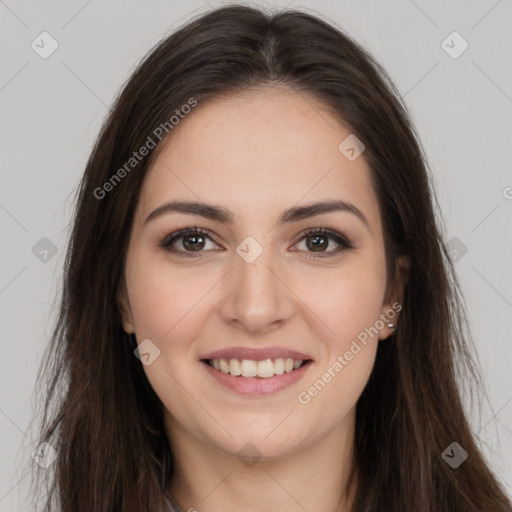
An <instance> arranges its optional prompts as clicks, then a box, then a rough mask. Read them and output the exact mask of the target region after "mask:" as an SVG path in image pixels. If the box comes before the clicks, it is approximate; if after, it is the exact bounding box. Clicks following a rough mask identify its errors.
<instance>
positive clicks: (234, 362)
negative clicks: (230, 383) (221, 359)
mask: <svg viewBox="0 0 512 512" xmlns="http://www.w3.org/2000/svg"><path fill="white" fill-rule="evenodd" d="M229 373H231V375H241V374H242V369H241V368H240V361H239V360H238V359H231V360H230V361H229Z"/></svg>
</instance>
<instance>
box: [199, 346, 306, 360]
mask: <svg viewBox="0 0 512 512" xmlns="http://www.w3.org/2000/svg"><path fill="white" fill-rule="evenodd" d="M280 358H283V359H301V360H303V361H306V360H308V359H311V356H309V355H307V354H303V353H302V352H297V351H295V350H289V349H286V348H282V347H265V348H250V347H231V348H223V349H220V350H216V351H215V352H210V353H209V354H206V355H204V356H202V357H201V358H200V359H251V360H253V361H263V360H264V359H280Z"/></svg>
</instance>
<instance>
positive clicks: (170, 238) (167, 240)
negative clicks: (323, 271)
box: [158, 224, 354, 258]
mask: <svg viewBox="0 0 512 512" xmlns="http://www.w3.org/2000/svg"><path fill="white" fill-rule="evenodd" d="M188 234H199V235H202V236H204V237H206V238H209V239H210V240H211V241H212V242H214V243H215V244H216V245H220V244H218V243H217V241H216V240H215V236H212V234H211V232H210V231H209V230H207V229H203V228H200V227H198V226H196V225H195V224H194V226H192V227H191V226H188V227H185V228H182V229H178V230H176V231H173V232H172V233H170V234H168V235H166V236H165V237H164V238H163V240H162V241H161V242H160V243H159V244H158V246H159V247H160V248H162V249H164V250H166V251H168V252H171V253H173V254H178V255H183V256H185V257H197V256H200V255H201V253H205V252H210V251H184V250H178V249H173V248H170V247H171V244H173V243H174V242H175V241H177V240H180V239H181V238H183V237H184V236H186V235H188ZM314 235H321V236H326V237H328V238H330V239H332V240H334V242H335V243H337V244H338V248H336V249H331V250H330V251H325V252H322V251H319V252H315V251H305V252H306V255H307V257H310V258H325V257H330V256H335V255H338V254H340V253H341V252H344V251H345V250H349V249H353V248H354V246H353V245H352V242H351V241H350V239H349V238H348V237H347V236H345V235H344V234H343V233H340V232H339V231H337V230H335V229H331V228H328V227H326V226H317V227H314V228H307V229H305V230H303V231H301V233H300V234H299V235H298V237H299V238H298V239H297V240H296V241H295V242H294V244H293V245H296V244H297V243H299V242H301V241H302V240H303V239H304V238H307V237H308V236H314ZM297 252H302V251H297Z"/></svg>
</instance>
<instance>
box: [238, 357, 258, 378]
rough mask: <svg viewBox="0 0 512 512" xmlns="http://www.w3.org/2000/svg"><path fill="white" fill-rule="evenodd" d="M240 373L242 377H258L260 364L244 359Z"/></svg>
mask: <svg viewBox="0 0 512 512" xmlns="http://www.w3.org/2000/svg"><path fill="white" fill-rule="evenodd" d="M240 371H241V373H242V377H256V375H258V363H257V362H256V361H251V360H250V359H242V364H241V365H240Z"/></svg>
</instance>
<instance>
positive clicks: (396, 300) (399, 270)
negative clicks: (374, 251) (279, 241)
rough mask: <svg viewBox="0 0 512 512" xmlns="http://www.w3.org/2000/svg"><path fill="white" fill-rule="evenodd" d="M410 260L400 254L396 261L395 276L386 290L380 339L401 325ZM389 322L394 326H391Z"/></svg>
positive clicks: (381, 316)
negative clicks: (401, 312) (400, 319)
mask: <svg viewBox="0 0 512 512" xmlns="http://www.w3.org/2000/svg"><path fill="white" fill-rule="evenodd" d="M409 268H410V262H409V258H408V257H407V256H399V257H398V258H397V259H396V261H395V276H394V279H393V282H391V283H389V286H388V289H387V290H386V296H385V299H384V303H383V304H382V309H381V315H380V318H381V320H382V321H383V322H384V327H383V328H382V329H379V340H384V339H386V338H388V337H389V336H391V334H393V333H394V331H395V329H396V328H398V326H399V318H400V311H401V310H402V303H403V295H404V289H405V285H406V283H407V278H408V275H409ZM388 322H389V323H391V324H393V326H394V327H389V326H388Z"/></svg>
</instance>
